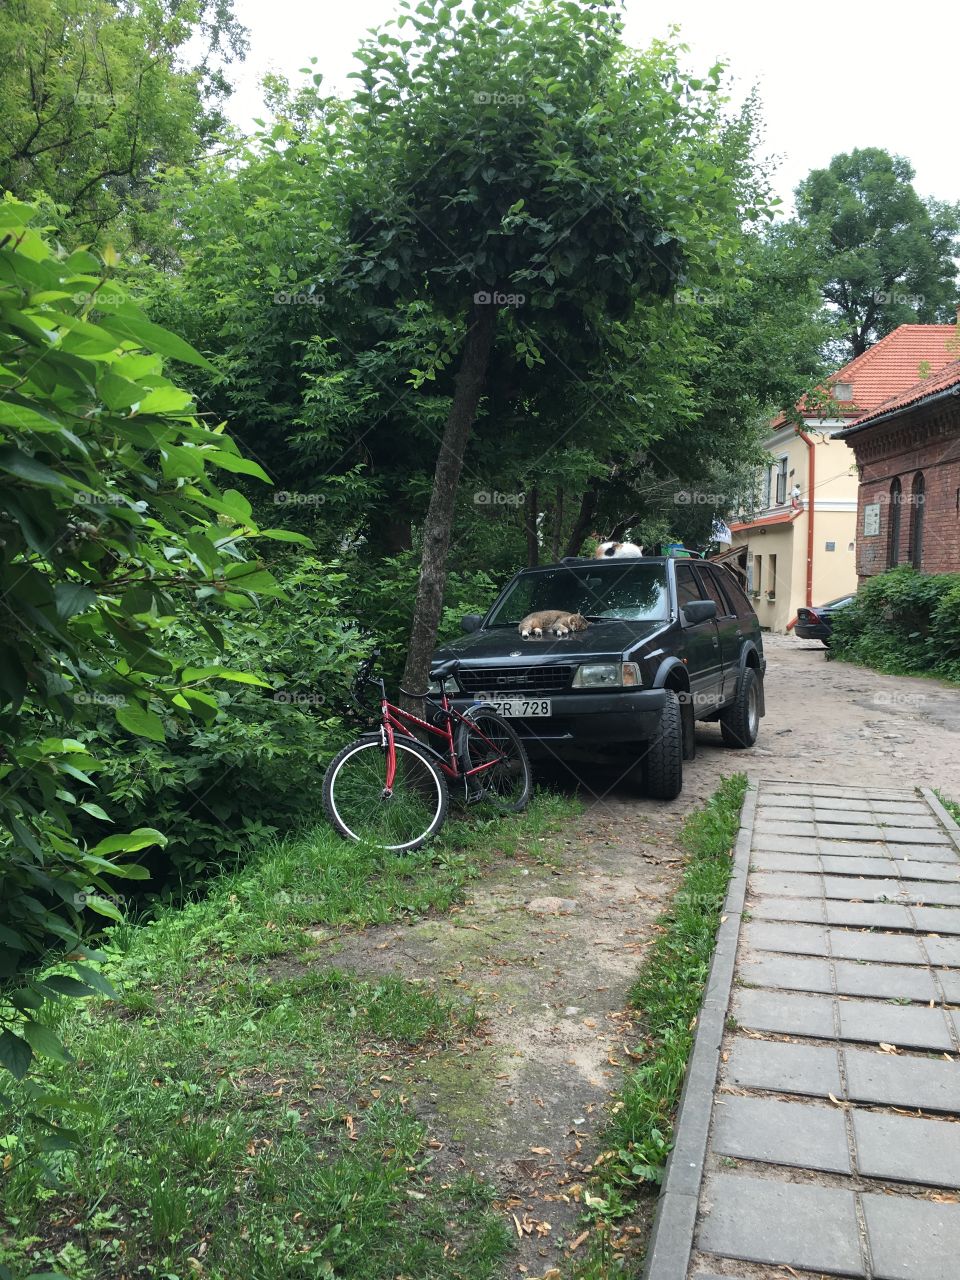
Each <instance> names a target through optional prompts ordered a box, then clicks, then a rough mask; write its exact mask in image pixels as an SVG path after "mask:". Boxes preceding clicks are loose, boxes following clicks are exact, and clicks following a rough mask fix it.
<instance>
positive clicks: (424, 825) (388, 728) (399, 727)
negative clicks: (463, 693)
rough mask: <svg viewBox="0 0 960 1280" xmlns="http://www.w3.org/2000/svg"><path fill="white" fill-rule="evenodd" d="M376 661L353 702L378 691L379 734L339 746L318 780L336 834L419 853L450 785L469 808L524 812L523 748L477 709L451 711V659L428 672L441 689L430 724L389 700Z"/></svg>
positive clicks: (441, 817) (527, 778) (441, 813)
mask: <svg viewBox="0 0 960 1280" xmlns="http://www.w3.org/2000/svg"><path fill="white" fill-rule="evenodd" d="M377 657H379V651H375V652H374V654H373V656H372V657H370V658H368V659H366V661H364V662H363V663H361V665H360V669H359V671H358V672H357V678H356V680H355V682H354V686H353V692H354V697H355V698H356V699H357V700H358V701H359V699H360V695H361V693H362V692H363V689H364V687H365V686H366V685H368V684H374V685H377V686H378V687H379V689H380V728H379V730H377V731H376V732H374V733H365V734H363V735H362V736H361V737H359V738H358V739H357V740H356V741H355V742H351V743H350V745H349V746H346V747H344V748H343V750H342V751H340V752H339V753H338V754H337V755H336V756H335V757H334V758H333V760H331V762H330V765H329V766H328V768H327V772H326V774H325V776H324V779H323V806H324V809H325V810H326V814H327V817H328V818H329V819H330V821H331V822H332V823H333V825H334V827H335V828H336V829H337V831H338V832H339V833H340V835H342V836H344V837H345V838H346V839H348V840H356V841H357V842H358V843H360V844H366V845H371V846H373V847H374V848H378V849H389V850H392V851H394V852H405V851H407V850H410V849H418V848H419V847H420V846H421V845H422V844H424V843H425V842H426V841H427V840H429V839H430V838H431V837H432V836H435V835H436V834H437V832H438V831H439V830H440V828H441V827H442V826H443V824H444V822H445V821H446V817H447V810H448V807H449V802H450V796H449V789H448V784H447V780H448V779H449V780H450V781H451V782H459V783H462V785H463V793H464V799H465V800H466V801H467V802H469V803H473V802H476V801H484V800H486V801H488V802H490V803H491V804H492V805H493V806H494V807H495V808H496V809H498V810H499V811H500V812H501V813H520V812H521V811H522V810H523V809H525V808H526V807H527V804H528V803H529V800H530V793H531V790H532V785H533V782H532V774H531V771H530V761H529V760H528V758H527V753H526V750H525V749H524V746H523V743H522V742H521V741H520V739H519V738H518V736H517V734H516V732H515V730H514V729H513V727H512V726H511V725H509V724H507V723H506V722H505V721H504V720H501V718H500V717H499V716H498V715H497V713H496V711H495V710H494V709H493V708H492V707H490V706H487V705H486V704H484V703H483V702H477V703H475V704H474V705H473V706H471V707H468V708H467V710H466V711H465V712H460V711H458V710H457V709H456V708H455V707H451V705H450V699H449V698H448V697H447V693H446V687H445V685H446V681H447V679H448V678H449V677H451V676H452V675H454V673H455V672H456V670H457V667H458V666H459V663H458V662H457V661H456V659H454V660H452V661H450V662H445V663H443V664H442V665H440V666H438V667H435V668H434V670H433V671H431V673H430V675H431V679H432V680H435V681H438V682H439V684H440V690H441V692H440V701H439V702H432V701H430V700H429V699H428V700H427V703H426V705H427V708H428V713H429V712H432V713H433V718H434V722H433V723H431V722H430V721H429V720H423V719H421V718H420V716H415V715H413V714H412V713H411V712H409V711H405V710H404V709H403V708H402V707H397V706H394V704H393V703H392V702H390V701H389V700H388V698H387V693H386V689H385V687H384V682H383V680H382V679H381V678H380V677H376V676H373V675H372V674H371V673H372V671H373V668H374V665H375V662H376V659H377ZM406 692H407V691H406V690H405V689H402V690H401V693H405V694H406ZM407 696H408V697H414V696H419V695H412V694H407ZM414 727H415V728H417V729H418V730H420V731H421V732H422V733H427V734H431V735H433V736H434V737H436V738H441V739H442V740H443V750H437V749H436V748H434V747H433V746H431V745H430V744H429V742H425V741H421V739H420V738H418V737H416V736H415V735H414V733H413V729H414Z"/></svg>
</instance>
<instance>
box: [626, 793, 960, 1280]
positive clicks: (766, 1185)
mask: <svg viewBox="0 0 960 1280" xmlns="http://www.w3.org/2000/svg"><path fill="white" fill-rule="evenodd" d="M755 799H756V807H755V811H754V810H753V807H752V802H750V816H751V818H752V824H751V826H752V830H750V831H746V830H745V831H744V832H742V833H741V840H740V843H739V845H738V854H737V857H738V865H739V874H740V877H741V885H742V883H743V880H744V879H745V889H746V896H745V901H744V903H743V911H742V915H741V916H740V917H739V920H738V919H737V918H736V916H737V912H738V911H739V905H738V899H737V885H736V880H737V874H738V873H737V872H735V877H734V886H733V888H732V889H731V899H728V907H730V902H731V900H732V901H733V906H732V908H730V911H729V915H730V917H731V918H730V919H729V920H728V921H727V922H726V923H725V924H724V925H722V926H721V937H720V941H719V943H718V954H717V959H716V961H715V963H714V971H713V974H712V977H711V984H710V988H709V989H708V992H707V998H706V1000H705V1003H704V1009H703V1011H702V1015H701V1020H700V1031H699V1032H698V1045H697V1048H696V1050H695V1053H694V1057H693V1059H692V1060H691V1065H690V1070H689V1071H688V1080H687V1085H686V1091H685V1095H684V1101H683V1106H682V1110H681V1117H680V1123H679V1126H678V1131H677V1134H676V1149H675V1152H674V1156H673V1158H672V1160H671V1166H670V1168H669V1169H668V1176H667V1182H666V1186H665V1190H664V1196H663V1197H662V1198H661V1206H660V1214H659V1218H658V1224H657V1227H656V1230H655V1234H654V1240H653V1245H652V1249H651V1254H650V1257H649V1260H648V1271H647V1275H648V1278H649V1280H717V1278H718V1277H725V1278H726V1277H741V1278H742V1280H761V1278H766V1277H770V1278H771V1280H772V1277H774V1276H776V1277H778V1278H779V1280H783V1277H787V1276H795V1277H798V1280H813V1277H830V1278H833V1277H841V1276H855V1277H864V1278H865V1280H957V1278H958V1277H960V1196H958V1192H957V1189H958V1188H960V1008H958V1006H960V832H958V830H957V827H956V825H955V824H954V823H952V822H951V820H950V818H949V817H948V815H947V814H946V813H945V812H944V810H943V809H942V807H941V806H940V805H939V803H938V802H937V801H936V799H935V798H934V797H933V795H932V794H931V793H930V792H924V793H923V795H920V794H916V793H913V792H907V791H893V790H889V789H886V788H877V787H870V786H863V787H846V786H830V785H824V784H820V783H794V782H760V783H759V784H757V786H756V791H755ZM745 813H746V810H745ZM745 863H747V864H748V865H746V866H745V865H744V864H745ZM740 892H741V893H742V888H741V890H740ZM738 924H739V933H737V926H738ZM731 929H732V930H733V932H732V933H728V934H727V936H726V938H725V937H724V931H725V930H731ZM734 949H735V955H734ZM725 951H726V953H727V954H726V955H725V954H724V952H725ZM725 966H726V968H725ZM731 970H732V971H733V982H732V984H731V983H730V971H731ZM720 988H722V989H720ZM702 1041H706V1043H702ZM710 1094H712V1106H711V1102H710ZM708 1126H709V1128H708ZM704 1143H705V1145H706V1152H705V1157H704Z"/></svg>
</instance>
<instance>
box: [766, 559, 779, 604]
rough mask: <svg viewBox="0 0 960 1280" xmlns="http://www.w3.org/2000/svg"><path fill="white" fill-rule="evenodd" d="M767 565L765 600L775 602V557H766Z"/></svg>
mask: <svg viewBox="0 0 960 1280" xmlns="http://www.w3.org/2000/svg"><path fill="white" fill-rule="evenodd" d="M768 561H769V564H768V566H767V599H768V600H775V599H776V598H777V557H776V556H768Z"/></svg>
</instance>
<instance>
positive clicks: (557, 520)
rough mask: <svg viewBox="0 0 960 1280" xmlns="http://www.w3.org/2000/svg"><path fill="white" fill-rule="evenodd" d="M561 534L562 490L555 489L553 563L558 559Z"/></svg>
mask: <svg viewBox="0 0 960 1280" xmlns="http://www.w3.org/2000/svg"><path fill="white" fill-rule="evenodd" d="M562 534H563V490H562V489H559V488H558V489H557V500H556V503H555V504H554V509H553V546H552V548H551V550H552V552H553V559H554V562H556V561H557V560H559V559H560V538H561V535H562Z"/></svg>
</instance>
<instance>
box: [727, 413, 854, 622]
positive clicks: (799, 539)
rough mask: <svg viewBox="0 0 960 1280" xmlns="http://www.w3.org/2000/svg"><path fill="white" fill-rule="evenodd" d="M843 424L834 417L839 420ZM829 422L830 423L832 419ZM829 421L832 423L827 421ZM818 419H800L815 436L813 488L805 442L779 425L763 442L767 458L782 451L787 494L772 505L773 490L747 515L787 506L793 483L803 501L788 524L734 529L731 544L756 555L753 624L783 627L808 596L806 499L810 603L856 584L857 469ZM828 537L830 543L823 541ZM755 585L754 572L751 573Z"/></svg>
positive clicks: (775, 511) (845, 447)
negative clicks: (772, 575) (772, 576)
mask: <svg viewBox="0 0 960 1280" xmlns="http://www.w3.org/2000/svg"><path fill="white" fill-rule="evenodd" d="M839 425H842V424H836V426H839ZM831 426H833V424H831ZM834 429H835V427H834ZM828 430H829V429H828V428H827V427H826V425H825V424H813V423H810V424H808V425H807V434H808V435H809V436H810V438H811V439H812V440H813V441H814V453H815V473H814V490H813V493H812V494H811V492H810V486H809V475H808V469H809V450H808V447H807V445H806V443H805V442H804V441H803V440H802V439H801V438H800V437H799V436H798V435H796V434H793V433H791V432H789V431H780V432H778V433H776V434H774V435H772V436H770V437H769V438H768V440H767V442H766V447H767V449H768V450H769V452H770V454H771V455H772V457H773V458H774V459H779V458H782V457H784V456H785V457H786V459H787V485H786V488H787V501H786V502H785V503H782V504H780V505H779V506H778V505H776V501H775V496H776V495H775V492H773V493H772V494H771V505H770V506H769V507H767V508H765V509H764V510H762V511H758V512H756V513H755V514H754V519H762V518H763V517H764V516H771V515H777V514H781V513H786V512H789V511H791V509H795V508H791V502H790V494H791V491H792V490H793V488H794V486H797V487H799V489H800V498H799V501H800V502H801V503H802V504H803V509H802V511H801V512H800V513H799V515H797V517H796V519H794V520H792V521H791V522H790V523H789V524H786V523H785V524H777V525H769V526H766V527H763V526H761V527H760V528H758V529H752V530H750V531H749V532H747V533H745V534H741V535H739V536H736V535H735V537H734V541H735V543H736V544H739V545H742V543H743V542H744V541H745V542H746V544H747V561H748V567H749V566H751V565H752V564H753V563H754V562H755V557H756V556H760V558H761V566H762V567H761V583H760V594H759V595H754V597H753V606H754V608H755V609H756V611H757V616H758V618H759V619H760V625H761V626H762V627H765V628H769V629H770V630H771V631H781V632H782V631H786V630H787V627H788V625H789V624H790V623H791V622H792V621H793V620H794V619H795V618H796V616H797V610H798V609H800V608H802V607H803V606H804V605H805V604H806V601H807V529H808V521H809V518H810V505H811V501H812V503H813V511H814V537H813V603H814V604H823V603H825V602H826V601H827V600H834V599H836V598H837V597H838V596H842V595H845V594H846V593H847V592H853V591H856V589H857V572H856V556H855V554H854V549H853V544H854V541H855V537H856V527H857V486H858V477H857V471H856V465H855V461H854V456H853V450H852V449H851V448H850V447H849V445H847V444H844V442H843V441H842V440H837V439H834V438H832V437H831V436H830V435H829V434H828ZM831 544H832V550H828V547H829V546H830V545H831ZM770 556H776V557H777V581H776V584H775V594H774V597H773V599H770V597H769V595H768V592H769V589H770V583H769V563H770V561H769V557H770ZM753 581H754V587H753V589H754V591H756V579H755V576H754V579H753Z"/></svg>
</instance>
